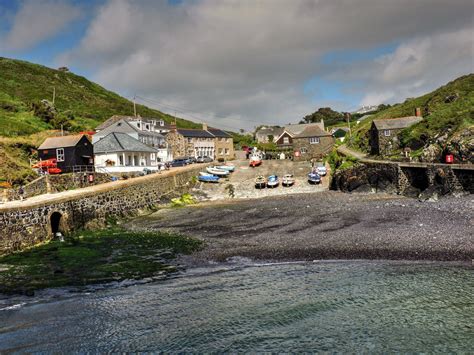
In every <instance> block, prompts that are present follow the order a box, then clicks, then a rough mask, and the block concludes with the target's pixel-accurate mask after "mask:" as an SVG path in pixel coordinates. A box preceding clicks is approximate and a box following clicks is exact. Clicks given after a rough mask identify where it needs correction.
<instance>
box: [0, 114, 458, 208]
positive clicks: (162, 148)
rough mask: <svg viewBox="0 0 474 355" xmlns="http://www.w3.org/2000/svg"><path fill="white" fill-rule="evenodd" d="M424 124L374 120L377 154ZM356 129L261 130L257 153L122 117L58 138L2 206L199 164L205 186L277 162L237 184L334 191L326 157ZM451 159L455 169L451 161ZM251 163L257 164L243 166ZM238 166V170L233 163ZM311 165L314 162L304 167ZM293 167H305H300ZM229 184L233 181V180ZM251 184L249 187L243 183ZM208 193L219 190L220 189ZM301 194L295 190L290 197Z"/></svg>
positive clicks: (206, 134)
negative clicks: (312, 186) (33, 175)
mask: <svg viewBox="0 0 474 355" xmlns="http://www.w3.org/2000/svg"><path fill="white" fill-rule="evenodd" d="M367 117H369V115H366V116H362V118H361V119H359V120H358V121H356V122H355V123H352V125H358V124H359V123H360V121H362V120H363V119H365V118H367ZM421 120H422V117H421V110H420V109H419V108H417V109H416V110H415V112H414V115H413V116H410V117H402V118H390V119H379V120H374V121H373V123H372V126H371V129H370V146H371V152H372V154H373V156H379V157H381V158H382V157H383V156H386V155H390V154H391V152H393V151H396V150H397V149H399V146H400V142H399V138H398V134H399V133H400V131H401V130H403V129H404V128H407V127H409V126H411V125H413V124H416V123H418V122H420V121H421ZM350 130H351V124H350V123H349V121H348V124H347V126H346V125H342V126H341V125H337V126H335V127H329V128H328V127H325V123H324V120H323V119H321V121H320V122H316V123H299V124H288V125H286V126H260V127H258V129H256V131H255V132H253V136H252V138H253V142H254V147H250V146H236V145H235V144H234V141H233V136H232V134H231V133H230V132H227V131H225V130H222V129H218V128H213V127H208V126H207V124H205V123H203V124H202V128H201V129H182V128H178V127H177V125H176V123H166V122H165V121H164V120H163V119H156V118H149V117H141V116H139V115H134V116H121V115H114V116H112V117H110V118H109V119H107V120H106V121H104V122H103V123H102V124H100V125H99V126H97V127H96V129H95V131H86V132H82V133H80V134H64V133H63V132H57V135H56V136H53V137H49V138H47V139H46V140H45V141H44V142H43V143H42V144H41V145H40V146H39V147H38V148H37V157H38V160H37V161H36V162H33V163H32V169H33V170H34V171H36V173H37V174H38V178H37V179H35V180H33V181H32V182H30V183H28V184H26V185H24V186H20V187H17V188H16V189H12V190H7V189H4V191H3V192H4V193H3V198H2V202H3V203H5V202H7V201H9V200H23V199H26V198H28V197H32V196H35V195H38V194H42V193H51V192H59V191H64V190H67V189H71V188H78V187H86V186H90V185H96V184H101V183H105V182H110V181H117V180H120V179H129V178H133V177H138V176H143V175H147V174H152V173H160V172H162V171H164V170H169V169H173V168H176V167H179V166H186V165H189V164H193V163H208V165H210V166H207V167H205V168H203V171H202V172H201V173H200V174H199V176H198V177H197V178H198V179H199V181H202V182H219V179H220V178H221V177H224V178H225V177H228V176H229V172H230V171H233V170H234V169H235V165H236V164H237V165H238V167H239V169H243V170H248V166H251V167H256V166H260V165H261V163H262V161H263V160H269V159H270V160H285V161H288V162H286V163H285V164H286V168H284V169H283V168H279V166H278V164H277V165H275V163H272V165H270V166H265V167H264V168H260V171H259V169H258V168H257V169H253V170H255V174H250V175H251V176H250V178H249V176H245V174H244V176H245V178H236V177H235V176H238V175H239V174H233V175H234V178H233V179H232V180H231V183H232V184H234V185H237V186H245V187H246V188H247V190H248V187H249V186H253V185H255V187H256V188H261V187H274V186H278V185H279V184H280V182H281V184H282V186H293V185H294V183H295V181H296V180H295V176H294V175H295V174H300V173H301V171H300V170H304V174H303V175H304V176H303V180H302V181H301V179H300V178H299V179H298V181H299V183H298V184H297V185H301V183H302V182H304V181H307V182H308V183H309V184H319V183H320V182H321V181H323V180H324V184H323V185H324V186H326V187H328V185H329V183H328V181H329V178H330V175H331V174H330V166H329V164H327V163H326V158H327V156H328V154H329V153H331V152H332V151H333V150H334V149H335V146H340V145H342V144H343V142H344V140H345V138H346V136H348V135H350V134H351V132H350ZM257 147H260V150H258V149H257ZM265 149H267V150H265ZM351 154H354V155H356V156H357V155H358V154H360V153H358V152H351ZM447 159H448V160H447V162H448V163H449V162H450V161H449V159H450V158H449V157H448V158H447ZM246 160H248V162H249V163H250V164H248V162H247V163H242V162H244V161H246ZM231 161H233V163H232V164H234V165H232V164H230V163H229V162H231ZM304 162H306V163H307V164H306V165H305V164H302V163H304ZM451 162H452V161H451ZM293 163H294V164H299V165H297V166H296V165H295V166H292V164H293ZM246 165H248V166H246ZM264 165H266V164H264ZM302 166H303V167H302ZM312 173H314V174H313V175H311V174H312ZM328 173H329V174H328ZM247 175H248V174H247ZM326 175H328V176H327V178H325V179H323V177H324V176H326ZM45 180H47V181H45ZM223 180H225V181H227V182H229V179H223ZM267 180H269V181H267ZM280 180H281V181H280ZM244 181H245V185H244V184H242V182H244ZM253 182H254V183H255V184H253ZM267 185H268V186H267ZM208 190H211V191H212V190H214V191H215V190H216V188H210V189H208ZM220 190H222V188H221V189H220ZM295 191H296V190H294V189H293V190H288V189H287V191H286V192H284V193H287V192H295ZM303 191H306V190H303ZM310 191H311V190H310ZM244 195H245V194H244ZM247 195H248V194H247Z"/></svg>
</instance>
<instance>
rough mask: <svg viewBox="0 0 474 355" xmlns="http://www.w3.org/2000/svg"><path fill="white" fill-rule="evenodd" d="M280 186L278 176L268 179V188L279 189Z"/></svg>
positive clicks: (271, 176)
mask: <svg viewBox="0 0 474 355" xmlns="http://www.w3.org/2000/svg"><path fill="white" fill-rule="evenodd" d="M279 184H280V180H278V176H277V175H270V176H269V177H268V179H267V187H268V188H272V189H273V188H274V187H277V186H278V185H279Z"/></svg>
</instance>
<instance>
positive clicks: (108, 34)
mask: <svg viewBox="0 0 474 355" xmlns="http://www.w3.org/2000/svg"><path fill="white" fill-rule="evenodd" d="M381 4H383V6H380V5H381ZM421 14H422V16H421ZM471 15H472V2H471V1H470V0H455V1H453V2H450V3H449V4H447V3H446V2H445V1H441V0H418V1H415V2H413V1H411V0H399V1H396V2H394V1H389V0H358V1H339V2H335V1H329V0H328V1H312V0H294V1H286V0H267V1H262V2H258V3H257V2H244V1H242V2H236V3H231V2H227V1H217V0H189V1H188V0H162V1H151V0H135V1H131V0H84V1H80V0H21V1H15V0H11V1H10V0H0V55H1V56H6V57H11V58H18V59H24V60H28V61H31V62H35V63H40V64H43V65H47V66H50V67H58V66H61V65H66V66H68V67H69V68H70V69H71V70H72V71H73V72H75V73H77V74H80V75H84V76H86V77H88V78H89V79H91V80H94V81H96V82H98V83H99V84H101V85H103V86H105V87H106V88H108V89H110V90H114V91H116V92H118V93H121V94H123V95H127V96H129V95H133V94H137V95H139V96H141V97H145V98H147V99H148V100H149V101H148V104H150V103H151V102H154V104H152V105H151V106H154V107H156V108H158V109H161V110H163V111H167V112H169V111H170V108H169V107H179V108H182V112H183V116H186V114H185V112H189V115H190V116H189V118H191V115H192V116H193V117H196V116H199V118H200V119H202V120H205V121H208V122H209V123H212V124H214V125H217V126H219V125H220V126H221V127H227V128H229V127H232V128H246V129H251V128H252V125H257V124H260V123H266V124H271V123H275V124H278V123H288V122H297V121H298V120H299V119H301V117H303V116H304V115H306V114H308V113H310V112H313V111H314V110H316V109H317V108H318V107H322V106H331V107H333V108H335V109H337V110H341V111H353V110H355V109H357V108H358V107H360V106H361V105H363V104H380V103H394V102H399V101H403V100H404V99H405V98H406V97H412V96H417V95H420V94H423V93H426V92H428V91H430V90H433V89H435V88H436V87H438V86H440V85H443V84H444V83H446V81H448V80H451V79H454V78H455V77H457V76H459V75H462V74H467V73H470V72H472V71H474V70H473V68H472V66H473V64H472V63H473V53H472V48H473V40H472V33H473V24H472V18H471ZM160 105H161V106H160ZM191 112H192V113H191Z"/></svg>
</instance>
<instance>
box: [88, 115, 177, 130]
mask: <svg viewBox="0 0 474 355" xmlns="http://www.w3.org/2000/svg"><path fill="white" fill-rule="evenodd" d="M120 120H124V121H127V122H128V121H135V120H141V121H143V122H146V123H151V121H156V122H158V121H160V120H161V118H149V117H139V118H138V117H135V116H122V115H114V116H112V117H110V118H109V119H108V120H106V121H104V122H102V123H101V124H100V125H98V126H97V127H96V129H95V130H96V131H101V130H103V129H105V128H107V127H109V126H111V125H113V124H114V123H116V122H118V121H120ZM156 126H157V128H161V129H170V128H171V125H169V124H168V123H166V122H164V125H163V126H160V125H158V124H157V125H156Z"/></svg>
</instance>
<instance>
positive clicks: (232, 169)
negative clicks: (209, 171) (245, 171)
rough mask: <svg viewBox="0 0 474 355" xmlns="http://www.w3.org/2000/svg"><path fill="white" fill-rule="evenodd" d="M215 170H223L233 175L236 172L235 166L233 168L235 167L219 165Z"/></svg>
mask: <svg viewBox="0 0 474 355" xmlns="http://www.w3.org/2000/svg"><path fill="white" fill-rule="evenodd" d="M215 168H217V169H221V170H226V171H228V172H231V173H232V172H234V170H235V166H233V165H218V166H216V167H215Z"/></svg>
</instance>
